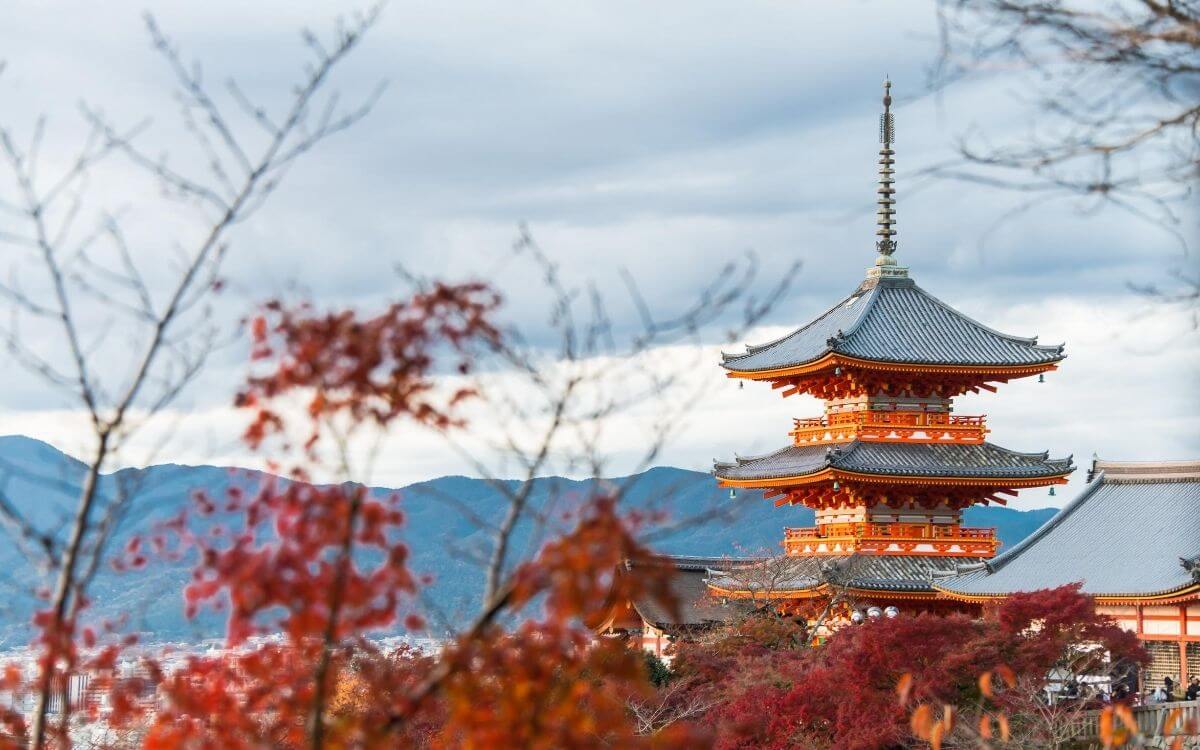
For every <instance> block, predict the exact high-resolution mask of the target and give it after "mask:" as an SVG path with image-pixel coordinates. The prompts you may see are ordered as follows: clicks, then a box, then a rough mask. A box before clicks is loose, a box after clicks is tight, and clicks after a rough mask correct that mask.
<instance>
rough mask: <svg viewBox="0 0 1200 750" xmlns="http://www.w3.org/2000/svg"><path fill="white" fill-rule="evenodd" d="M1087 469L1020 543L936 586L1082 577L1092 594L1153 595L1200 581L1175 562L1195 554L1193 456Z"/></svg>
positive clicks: (1199, 537)
mask: <svg viewBox="0 0 1200 750" xmlns="http://www.w3.org/2000/svg"><path fill="white" fill-rule="evenodd" d="M1110 470H1111V472H1112V473H1111V474H1110V473H1109V472H1110ZM1093 473H1094V478H1093V480H1092V482H1091V484H1089V485H1088V487H1087V488H1086V489H1085V490H1084V491H1083V492H1082V493H1081V494H1080V495H1079V496H1078V497H1076V498H1075V499H1074V500H1072V501H1071V502H1070V503H1068V504H1067V505H1066V506H1065V507H1064V508H1063V509H1062V510H1061V511H1059V513H1058V515H1056V516H1054V518H1052V519H1051V520H1050V521H1048V522H1047V523H1046V524H1045V525H1044V526H1042V527H1041V528H1040V529H1038V530H1037V531H1035V532H1034V533H1033V534H1032V535H1030V536H1029V537H1027V538H1026V539H1025V540H1023V541H1022V542H1021V543H1020V544H1018V545H1016V546H1015V547H1013V548H1012V549H1011V550H1009V551H1008V552H1006V553H1005V554H1003V555H1000V556H999V557H996V558H995V559H993V560H991V561H989V562H987V563H984V564H978V565H975V566H968V567H966V568H961V569H960V571H959V574H958V575H955V576H953V577H949V578H946V579H939V580H938V581H937V582H936V584H937V588H938V589H941V590H944V591H946V592H948V593H951V594H961V595H965V596H1002V595H1005V594H1011V593H1013V592H1017V591H1032V590H1036V589H1043V588H1053V587H1056V586H1062V585H1065V584H1068V583H1082V584H1083V591H1084V592H1085V593H1088V594H1092V595H1094V596H1153V595H1161V594H1164V593H1169V592H1172V591H1176V590H1179V589H1181V588H1184V587H1186V586H1188V585H1191V584H1194V583H1200V579H1198V578H1196V577H1195V574H1194V573H1192V572H1190V571H1189V570H1187V569H1185V567H1184V566H1183V564H1182V562H1181V559H1187V560H1194V559H1196V558H1197V556H1200V461H1192V462H1181V461H1175V462H1169V463H1159V464H1132V463H1125V462H1122V463H1106V462H1102V461H1097V462H1096V464H1095V465H1094V467H1093Z"/></svg>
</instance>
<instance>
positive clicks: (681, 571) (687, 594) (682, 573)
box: [626, 557, 749, 629]
mask: <svg viewBox="0 0 1200 750" xmlns="http://www.w3.org/2000/svg"><path fill="white" fill-rule="evenodd" d="M735 562H742V563H747V562H749V561H748V560H740V561H737V560H735V559H733V558H721V557H663V558H660V559H659V560H656V561H654V562H652V563H629V562H627V563H626V566H627V569H628V570H630V571H631V572H633V573H634V574H636V569H637V567H639V565H647V564H665V565H669V566H671V567H673V568H675V571H674V573H673V574H672V576H671V593H672V594H673V595H674V596H675V599H676V601H677V602H678V603H679V613H678V615H672V614H671V612H670V611H669V610H668V609H667V608H666V607H664V606H662V604H661V603H660V602H659V601H658V600H657V599H655V598H653V597H650V596H644V597H641V598H638V599H635V600H634V601H633V602H631V604H632V605H633V608H634V610H636V611H637V613H638V614H639V615H640V616H641V617H642V619H643V620H645V621H646V622H648V623H650V624H651V625H654V626H655V627H658V628H663V629H670V628H672V627H679V626H685V627H696V626H704V625H711V624H715V623H723V622H728V621H730V620H732V619H734V617H736V616H737V615H738V614H739V612H740V610H739V609H737V608H736V607H731V606H726V605H724V604H722V602H721V601H720V600H718V599H715V598H713V597H711V596H709V594H708V584H707V583H706V580H707V579H708V576H709V571H710V570H712V569H719V568H721V567H723V566H725V565H731V564H735Z"/></svg>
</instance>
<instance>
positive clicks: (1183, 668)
mask: <svg viewBox="0 0 1200 750" xmlns="http://www.w3.org/2000/svg"><path fill="white" fill-rule="evenodd" d="M1187 636H1188V616H1187V604H1186V603H1184V604H1180V605H1179V692H1180V693H1183V691H1184V690H1187V684H1188V683H1187V681H1188V671H1187ZM1179 697H1180V699H1182V698H1183V696H1182V695H1180V696H1179Z"/></svg>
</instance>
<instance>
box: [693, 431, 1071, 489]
mask: <svg viewBox="0 0 1200 750" xmlns="http://www.w3.org/2000/svg"><path fill="white" fill-rule="evenodd" d="M827 470H834V471H841V472H846V473H855V474H869V475H880V476H903V477H945V478H964V479H982V480H992V479H994V480H997V481H998V482H1000V483H1003V480H1006V479H1015V480H1030V479H1049V478H1054V477H1061V476H1064V475H1066V474H1068V473H1070V472H1071V471H1073V470H1074V467H1073V466H1072V464H1071V457H1070V456H1068V457H1066V458H1050V457H1049V454H1048V453H1018V452H1017V451H1011V450H1008V449H1007V448H1001V447H1000V446H998V445H994V444H992V443H979V444H974V445H961V444H959V445H938V444H936V443H934V444H930V443H882V442H866V441H854V442H850V443H843V444H840V445H832V446H829V445H806V446H795V445H791V446H788V447H786V448H783V449H782V450H778V451H775V452H774V453H769V454H767V455H765V456H757V457H751V458H741V457H739V458H736V459H735V460H734V461H731V462H720V461H718V462H715V464H714V471H713V473H714V474H715V475H716V476H717V478H718V479H721V480H723V481H727V482H736V483H744V482H756V481H764V480H771V481H777V480H786V479H789V478H792V477H797V478H802V477H811V476H814V475H817V474H820V473H822V472H824V471H827Z"/></svg>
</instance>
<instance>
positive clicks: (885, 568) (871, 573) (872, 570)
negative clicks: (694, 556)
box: [709, 555, 980, 592]
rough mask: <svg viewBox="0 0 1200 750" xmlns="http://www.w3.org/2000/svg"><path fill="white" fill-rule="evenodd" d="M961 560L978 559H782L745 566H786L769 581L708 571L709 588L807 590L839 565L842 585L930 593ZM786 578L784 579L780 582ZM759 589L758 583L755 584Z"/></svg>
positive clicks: (750, 575)
mask: <svg viewBox="0 0 1200 750" xmlns="http://www.w3.org/2000/svg"><path fill="white" fill-rule="evenodd" d="M964 561H967V562H970V563H977V562H979V561H980V558H962V557H958V558H949V557H935V556H932V555H845V556H837V555H831V556H820V557H816V556H814V557H799V556H797V557H783V558H777V559H774V560H767V561H759V562H755V563H750V564H749V565H786V566H787V569H786V570H785V571H782V573H783V575H782V576H780V575H779V574H778V573H777V574H774V575H773V577H772V578H770V579H767V578H766V577H760V576H756V575H755V574H754V573H753V572H747V571H743V572H737V571H735V572H733V573H729V572H728V571H727V570H724V569H723V570H713V571H710V574H709V581H710V583H712V585H714V586H717V587H719V588H721V589H724V590H727V591H744V590H747V589H749V588H753V587H755V586H756V583H755V581H756V580H757V579H759V578H762V579H763V580H772V588H773V589H774V590H776V591H795V590H802V589H811V588H815V587H817V586H820V585H821V582H822V573H821V566H822V565H828V564H830V563H831V562H840V563H842V564H843V565H846V566H847V570H846V573H845V576H846V579H845V581H844V584H845V585H847V586H849V587H851V588H857V589H867V590H872V591H910V592H911V591H933V586H932V584H931V581H932V579H933V578H934V577H936V576H945V575H948V574H951V573H953V572H954V570H955V566H956V565H960V564H962V563H963V562H964ZM784 579H786V580H784ZM759 586H761V584H759Z"/></svg>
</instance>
